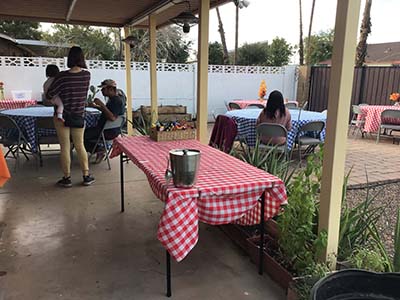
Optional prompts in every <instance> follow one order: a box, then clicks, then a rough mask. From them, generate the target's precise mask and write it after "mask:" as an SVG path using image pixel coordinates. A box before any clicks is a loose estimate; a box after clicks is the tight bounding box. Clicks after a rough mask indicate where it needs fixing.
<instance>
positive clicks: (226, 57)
mask: <svg viewBox="0 0 400 300" xmlns="http://www.w3.org/2000/svg"><path fill="white" fill-rule="evenodd" d="M216 10H217V16H218V31H219V34H220V35H221V43H222V50H223V54H224V65H228V64H229V54H228V48H227V47H226V39H225V31H224V25H223V24H222V19H221V15H220V13H219V8H218V6H217V7H216Z"/></svg>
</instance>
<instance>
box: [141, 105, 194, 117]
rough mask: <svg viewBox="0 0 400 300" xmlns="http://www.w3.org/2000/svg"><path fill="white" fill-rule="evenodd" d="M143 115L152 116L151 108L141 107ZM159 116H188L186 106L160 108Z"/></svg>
mask: <svg viewBox="0 0 400 300" xmlns="http://www.w3.org/2000/svg"><path fill="white" fill-rule="evenodd" d="M140 110H141V111H142V114H143V115H150V114H151V106H144V105H142V106H141V107H140ZM158 114H159V115H164V114H186V106H182V105H165V106H159V107H158Z"/></svg>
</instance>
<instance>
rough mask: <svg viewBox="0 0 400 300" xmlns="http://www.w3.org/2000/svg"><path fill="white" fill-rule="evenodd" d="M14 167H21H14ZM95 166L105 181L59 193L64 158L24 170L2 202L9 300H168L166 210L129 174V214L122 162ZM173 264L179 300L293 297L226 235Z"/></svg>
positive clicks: (203, 229) (0, 258) (129, 169)
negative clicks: (160, 235)
mask: <svg viewBox="0 0 400 300" xmlns="http://www.w3.org/2000/svg"><path fill="white" fill-rule="evenodd" d="M11 163H12V161H11ZM111 163H112V170H111V171H108V170H107V165H106V163H103V164H100V165H92V170H91V171H92V172H93V174H94V175H95V176H96V180H97V181H96V183H95V184H94V185H93V186H91V187H83V186H81V185H80V183H81V176H80V173H79V171H78V172H77V170H78V169H79V167H78V161H77V159H76V157H75V159H74V161H73V168H72V169H73V170H74V171H75V172H74V173H73V174H72V179H73V182H74V186H73V187H72V188H70V189H63V188H59V187H57V186H55V181H56V179H57V178H58V177H59V173H60V170H59V167H58V164H59V161H58V157H57V156H46V157H45V160H44V167H43V168H40V169H39V170H36V165H35V161H33V160H31V161H28V162H23V163H22V164H21V168H20V169H19V170H18V172H17V174H13V179H12V180H11V181H9V182H8V183H7V185H6V186H5V188H4V189H2V190H1V194H0V214H1V216H2V218H1V219H2V223H0V237H1V243H0V266H1V269H0V271H1V272H0V274H1V275H3V276H1V277H0V299H10V300H11V299H52V300H53V299H77V298H79V299H166V297H165V289H166V287H165V249H164V248H163V247H162V245H161V244H160V242H159V241H158V240H157V237H156V233H157V226H158V222H159V218H160V215H161V211H162V210H163V203H162V202H161V201H160V200H158V199H157V198H156V197H155V196H154V194H153V193H152V191H151V189H150V187H149V185H148V183H147V179H146V177H145V176H144V174H143V172H142V171H140V170H139V169H138V168H137V167H136V166H134V165H133V164H132V163H129V164H128V165H127V166H126V169H125V170H126V180H127V182H126V185H125V195H126V199H125V205H126V206H125V213H123V214H121V213H120V212H119V195H120V194H119V187H120V186H119V160H118V159H113V160H111ZM199 237H200V238H199V242H198V244H197V246H196V247H195V248H194V249H193V251H192V252H191V253H190V254H189V255H188V257H187V258H186V259H185V260H183V261H182V262H181V263H176V262H174V261H172V289H173V297H174V299H284V297H285V296H284V291H282V290H281V289H280V288H279V287H278V286H277V285H275V284H274V283H273V282H272V281H271V280H270V279H269V277H268V276H267V275H264V276H259V275H258V273H257V267H256V265H254V264H253V263H251V262H250V261H249V258H248V256H247V255H245V254H244V253H243V252H242V251H241V250H240V249H239V248H238V247H237V246H235V245H234V244H233V243H232V242H231V241H230V240H229V239H228V238H227V237H226V236H225V234H224V233H223V232H222V231H220V230H219V229H218V228H217V227H214V226H208V225H205V224H201V226H200V233H199Z"/></svg>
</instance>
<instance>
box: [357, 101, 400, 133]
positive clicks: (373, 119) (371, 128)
mask: <svg viewBox="0 0 400 300" xmlns="http://www.w3.org/2000/svg"><path fill="white" fill-rule="evenodd" d="M359 107H360V110H361V112H362V114H361V115H358V117H357V118H358V120H362V118H364V119H365V123H364V128H363V132H367V133H371V132H378V130H379V126H380V125H381V114H382V112H383V111H384V110H387V109H397V110H400V106H394V105H392V106H391V105H361V106H359ZM397 122H398V121H397V120H393V124H397ZM398 124H400V122H399V123H398Z"/></svg>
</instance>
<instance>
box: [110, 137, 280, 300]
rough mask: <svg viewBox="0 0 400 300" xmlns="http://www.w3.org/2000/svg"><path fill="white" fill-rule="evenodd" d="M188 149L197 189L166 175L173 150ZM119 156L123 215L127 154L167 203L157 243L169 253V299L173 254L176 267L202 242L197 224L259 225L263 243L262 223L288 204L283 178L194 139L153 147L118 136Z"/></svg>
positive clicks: (141, 139) (138, 139) (115, 145)
mask: <svg viewBox="0 0 400 300" xmlns="http://www.w3.org/2000/svg"><path fill="white" fill-rule="evenodd" d="M185 148H186V149H197V150H200V152H201V158H200V169H199V170H198V179H197V183H196V185H195V186H193V187H192V188H187V189H182V188H176V187H175V186H174V185H173V183H172V182H171V183H167V182H166V180H165V176H164V174H165V169H166V168H167V159H166V158H168V157H169V151H170V150H171V149H185ZM118 155H119V156H120V176H121V178H120V180H121V211H122V212H123V211H124V172H123V170H124V165H123V162H124V158H125V155H126V157H128V158H129V159H130V160H131V161H132V162H133V163H134V164H136V165H137V166H138V167H139V168H140V169H141V170H142V171H143V172H144V173H145V174H146V176H147V179H148V181H149V184H150V187H151V189H152V190H153V192H154V194H155V195H156V196H157V198H159V199H160V200H161V201H163V202H164V203H165V207H164V211H163V213H162V216H161V219H160V223H159V226H158V232H157V238H158V240H159V241H160V242H161V243H162V245H163V246H164V247H165V248H166V251H167V296H170V295H171V274H170V255H172V257H173V258H175V259H176V260H177V261H178V262H179V261H181V260H183V259H184V258H185V257H186V255H188V253H189V252H190V251H191V250H192V249H193V247H194V246H195V245H196V243H197V240H198V236H199V224H198V223H199V221H201V222H204V223H207V224H211V225H221V224H227V223H232V222H235V223H238V224H241V225H254V224H261V227H260V232H261V236H260V239H261V241H260V242H263V238H264V236H263V230H264V220H266V219H269V218H272V217H273V216H274V215H276V214H277V213H278V212H279V209H280V206H281V205H282V204H285V203H286V201H287V196H286V189H285V185H284V183H283V182H282V180H281V179H279V178H278V177H276V176H273V175H271V174H268V173H267V172H265V171H262V170H260V169H257V168H256V167H253V166H251V165H249V164H247V163H245V162H243V161H241V160H239V159H237V158H235V157H233V156H231V155H228V154H226V153H224V152H222V151H219V150H218V149H215V148H212V147H210V146H207V145H203V144H201V143H200V142H198V141H196V140H181V141H168V142H155V141H153V140H151V139H150V138H148V137H119V138H116V139H115V140H114V143H113V150H112V153H111V157H115V156H118ZM260 199H261V201H260ZM261 216H264V218H261ZM262 249H263V248H262V247H260V265H259V273H260V274H262V272H263V270H262V265H263V263H262Z"/></svg>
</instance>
